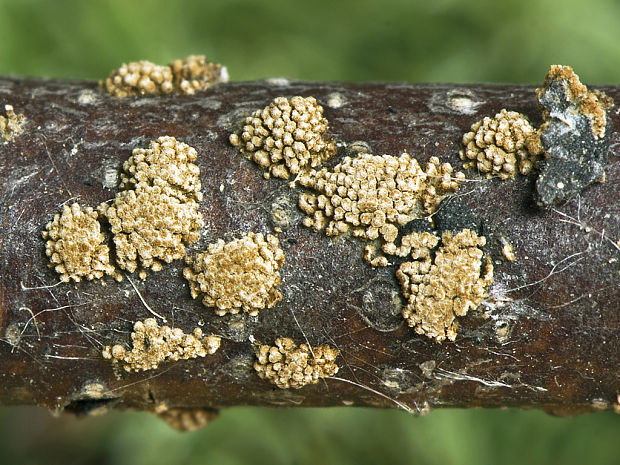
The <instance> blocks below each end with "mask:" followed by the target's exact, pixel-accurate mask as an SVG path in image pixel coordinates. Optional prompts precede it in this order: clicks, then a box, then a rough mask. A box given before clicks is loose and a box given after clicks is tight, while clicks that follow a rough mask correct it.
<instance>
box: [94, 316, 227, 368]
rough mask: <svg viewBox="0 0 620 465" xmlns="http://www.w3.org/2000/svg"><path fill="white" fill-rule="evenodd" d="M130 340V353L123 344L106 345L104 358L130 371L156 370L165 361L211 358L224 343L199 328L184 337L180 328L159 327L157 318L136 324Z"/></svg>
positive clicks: (103, 352)
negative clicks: (209, 356)
mask: <svg viewBox="0 0 620 465" xmlns="http://www.w3.org/2000/svg"><path fill="white" fill-rule="evenodd" d="M131 340H132V345H133V347H132V348H131V350H128V349H127V348H126V347H125V346H123V345H120V344H117V345H114V346H105V347H104V349H103V351H102V355H103V357H104V358H106V359H108V360H112V361H113V362H115V363H119V364H121V365H122V366H123V368H124V369H125V371H128V372H131V371H143V370H153V369H155V368H157V367H158V366H159V364H160V363H162V362H164V361H177V360H186V359H190V358H197V357H205V356H207V355H212V354H214V353H215V352H216V351H217V350H218V349H219V347H220V343H221V339H220V338H219V337H217V336H207V337H203V334H202V330H201V329H200V328H195V329H194V331H193V332H192V333H191V334H185V333H184V332H183V330H181V329H179V328H174V329H172V328H170V327H169V326H161V327H160V326H159V325H158V324H157V321H156V320H155V319H154V318H147V319H146V320H144V321H137V322H136V323H135V324H134V327H133V332H132V333H131Z"/></svg>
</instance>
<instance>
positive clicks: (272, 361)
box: [254, 337, 340, 389]
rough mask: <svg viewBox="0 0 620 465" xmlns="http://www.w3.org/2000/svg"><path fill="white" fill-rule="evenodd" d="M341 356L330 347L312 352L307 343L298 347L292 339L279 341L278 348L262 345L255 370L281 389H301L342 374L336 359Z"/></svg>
mask: <svg viewBox="0 0 620 465" xmlns="http://www.w3.org/2000/svg"><path fill="white" fill-rule="evenodd" d="M339 353H340V352H339V351H338V350H337V349H334V348H332V347H330V346H327V345H323V346H316V347H312V349H311V348H310V347H308V346H307V345H306V344H301V345H300V346H299V347H297V345H296V344H295V342H294V341H293V340H292V339H290V338H287V337H285V338H278V339H276V345H275V346H268V345H262V346H260V347H259V348H258V349H257V350H256V358H257V361H256V362H255V363H254V369H255V370H256V372H257V373H258V376H260V377H261V378H262V379H266V380H269V381H270V382H271V383H273V384H275V385H276V386H278V387H279V388H280V389H289V388H293V389H300V388H302V387H304V386H305V385H307V384H316V383H318V382H319V380H320V379H321V378H328V377H330V376H334V375H335V374H336V373H338V365H336V363H335V360H336V357H338V354H339Z"/></svg>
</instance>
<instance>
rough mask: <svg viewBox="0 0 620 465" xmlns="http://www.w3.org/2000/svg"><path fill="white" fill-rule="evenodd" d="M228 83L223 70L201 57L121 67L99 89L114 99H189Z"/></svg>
mask: <svg viewBox="0 0 620 465" xmlns="http://www.w3.org/2000/svg"><path fill="white" fill-rule="evenodd" d="M226 81H228V74H227V72H226V68H225V67H223V66H222V65H220V64H218V63H211V62H207V61H205V57H204V56H202V55H198V56H189V57H187V58H185V59H184V60H175V61H173V62H171V63H170V64H169V65H168V66H161V65H156V64H154V63H151V62H149V61H137V62H132V63H129V64H123V65H122V66H121V67H120V68H119V69H117V70H114V71H112V73H111V74H110V75H109V76H108V78H107V79H106V80H105V82H104V81H100V82H99V86H100V87H101V88H102V89H104V90H105V91H106V92H107V93H108V94H110V95H113V96H115V97H130V96H144V95H158V94H170V93H172V92H179V93H182V94H186V95H192V94H195V93H196V92H200V91H203V90H206V89H208V88H209V87H211V86H212V85H214V84H217V83H220V82H226Z"/></svg>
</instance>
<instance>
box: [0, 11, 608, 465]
mask: <svg viewBox="0 0 620 465" xmlns="http://www.w3.org/2000/svg"><path fill="white" fill-rule="evenodd" d="M189 54H205V55H207V58H209V59H212V60H214V61H219V62H221V63H223V64H225V65H226V66H227V67H228V70H229V73H230V76H231V79H233V80H249V79H257V78H263V77H274V76H283V77H288V78H293V79H304V80H347V81H363V80H373V81H379V80H391V81H411V82H433V81H435V82H439V81H443V82H500V81H503V82H526V83H537V82H540V81H541V80H542V78H543V76H544V74H545V72H546V70H547V68H548V66H549V65H550V64H552V63H561V64H570V65H572V66H573V67H574V68H575V70H576V71H577V72H578V73H579V74H580V76H581V77H582V79H583V80H584V81H585V82H588V83H593V84H603V83H615V84H618V83H620V66H619V65H620V2H618V1H617V0H602V1H593V2H586V1H578V0H564V1H561V0H549V1H541V2H536V1H534V0H522V1H520V2H500V1H479V2H460V1H456V0H432V1H428V0H425V1H410V0H409V1H407V0H389V1H388V0H384V1H380V0H373V1H369V0H357V1H341V2H338V1H336V0H330V1H326V0H314V1H312V2H300V1H297V2H295V1H281V0H278V1H267V0H263V1H260V2H259V1H244V0H229V1H219V2H216V1H214V2H198V1H196V2H192V1H184V0H183V1H180V0H176V1H174V0H169V1H161V0H152V1H134V2H130V1H120V0H119V1H97V0H91V1H86V0H84V1H62V0H57V1H43V0H36V1H35V0H24V1H8V0H0V74H4V75H6V74H13V75H33V76H51V77H59V78H61V77H63V78H64V77H71V78H90V79H100V78H103V77H105V76H106V75H107V74H108V73H109V72H110V71H111V70H112V69H113V68H116V67H118V66H119V65H120V64H121V63H122V62H127V61H134V60H140V59H147V60H151V61H154V62H157V63H162V64H165V63H168V62H169V61H171V60H172V59H175V58H182V57H185V56H186V55H189ZM0 463H19V464H24V465H27V464H34V463H62V464H66V463H71V464H74V463H84V464H86V463H96V464H121V463H132V464H149V465H157V464H193V463H196V464H198V463H215V464H222V465H226V464H241V463H253V464H257V465H258V464H262V463H269V464H273V465H276V464H310V463H312V464H322V463H337V464H349V463H350V464H390V463H412V464H413V463H416V464H446V463H462V464H478V465H479V464H492V463H503V464H512V463H514V464H522V463H535V464H536V463H545V464H553V463H558V464H565V465H570V464H584V463H592V464H594V463H597V464H618V463H620V416H618V415H613V414H607V413H605V414H596V415H587V416H582V417H578V418H574V419H558V418H553V417H550V416H547V415H545V414H543V413H541V412H533V411H516V410H505V411H482V410H463V411H455V410H453V411H434V412H432V413H431V414H430V415H429V416H428V417H424V418H413V417H411V416H408V415H407V414H405V413H403V412H398V411H378V410H365V409H351V408H347V409H308V410H305V409H298V410H280V411H276V410H268V409H255V408H235V409H230V410H228V411H225V412H223V414H222V416H221V418H220V419H219V420H218V421H216V422H215V423H214V424H212V425H211V426H209V427H208V428H207V429H205V430H202V431H199V432H196V433H187V434H180V433H177V432H176V431H174V430H172V429H170V428H169V427H168V426H167V425H166V424H164V423H163V422H161V421H159V420H158V419H157V418H156V417H154V416H151V415H148V414H137V413H125V414H109V415H107V416H104V417H95V418H88V419H82V420H76V419H73V418H69V417H63V418H61V419H52V418H51V417H50V416H49V414H48V413H47V412H44V411H42V410H38V409H32V408H4V409H1V410H0Z"/></svg>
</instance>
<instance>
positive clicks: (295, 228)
mask: <svg viewBox="0 0 620 465" xmlns="http://www.w3.org/2000/svg"><path fill="white" fill-rule="evenodd" d="M600 89H601V90H603V91H604V92H606V93H607V94H608V95H609V96H610V97H612V98H613V99H614V100H615V101H616V102H619V101H620V87H617V86H615V87H603V88H600ZM294 95H302V96H314V97H316V99H317V100H318V102H319V103H320V104H321V105H323V107H324V109H325V112H324V115H325V117H326V118H327V119H328V121H329V125H330V129H329V134H330V135H331V136H333V137H334V139H335V141H336V143H337V144H338V153H337V155H336V156H335V157H333V158H332V159H331V160H329V161H328V162H327V163H326V166H334V165H335V164H336V163H338V161H339V160H341V159H342V157H343V156H344V155H345V154H348V153H349V152H348V150H349V149H350V147H351V145H352V144H354V143H355V142H357V145H358V146H359V145H360V141H361V142H363V143H365V144H367V145H368V146H369V148H370V150H371V151H372V152H373V153H375V154H383V153H388V154H393V155H399V154H400V153H402V152H408V153H410V154H411V155H412V156H415V157H416V158H417V159H418V161H419V162H420V163H421V164H422V163H425V162H426V161H427V160H428V159H429V158H430V157H431V156H437V157H439V159H440V160H441V161H442V162H449V163H451V164H452V165H453V166H454V167H455V168H460V167H461V166H462V162H461V160H460V159H459V157H458V152H459V149H460V146H461V145H460V144H461V138H462V135H463V134H464V133H465V132H466V131H468V130H469V128H470V126H471V124H472V123H473V122H475V121H477V120H479V119H482V118H483V117H484V116H492V115H494V114H495V113H497V112H499V111H500V110H501V109H502V108H506V109H508V110H514V111H519V112H521V113H523V114H525V115H527V116H528V117H529V119H530V121H532V123H533V124H535V125H539V124H540V123H541V116H540V110H539V109H538V107H537V102H536V96H535V94H534V87H533V86H514V85H448V84H445V85H444V84H440V85H412V84H381V83H376V84H372V83H366V84H342V83H310V82H288V81H283V80H271V81H270V80H267V81H256V82H239V83H230V84H220V85H217V86H215V87H213V88H211V89H210V90H208V91H207V92H205V93H200V94H197V95H194V96H178V95H168V96H157V97H147V98H141V99H118V98H113V97H109V96H105V95H103V94H101V93H100V92H99V90H98V89H97V86H96V83H93V82H88V81H49V80H38V79H18V78H4V79H0V103H1V104H10V105H13V107H14V108H15V111H16V112H17V113H23V114H24V115H25V117H26V118H27V119H26V122H25V124H24V130H23V132H22V134H20V135H18V136H17V137H15V139H14V140H13V141H12V142H8V143H4V144H0V267H1V268H0V336H1V340H0V342H1V343H0V379H1V382H0V404H2V405H16V404H22V405H23V404H26V405H28V404H30V405H40V406H43V407H46V408H48V409H50V410H52V411H53V412H61V411H63V410H67V411H73V412H80V413H88V412H92V411H97V410H100V409H101V408H119V409H126V408H132V409H140V410H151V411H157V410H159V411H162V406H164V407H163V408H168V409H178V408H180V409H201V408H202V409H204V408H207V409H208V408H221V407H226V406H232V405H264V406H277V407H289V406H342V405H353V406H375V407H395V408H398V407H399V404H401V405H402V406H407V407H408V408H410V409H411V411H413V412H414V413H420V412H422V413H423V412H426V411H428V410H429V409H433V408H437V407H480V406H482V407H522V408H541V409H544V410H547V411H549V412H553V413H556V414H571V413H579V412H585V411H594V410H609V409H614V408H616V409H618V408H620V407H618V393H619V392H620V274H619V270H620V262H619V260H620V248H619V245H618V243H617V241H618V240H619V239H620V220H619V218H620V184H619V179H620V133H619V130H620V116H619V115H618V110H617V107H616V108H613V109H612V110H611V111H610V112H609V115H608V116H609V124H608V127H607V130H608V131H609V132H610V135H609V137H610V149H609V159H608V163H607V165H606V167H605V171H606V181H605V182H603V183H595V184H593V185H591V186H589V187H588V188H586V189H585V190H584V191H583V192H581V193H580V194H579V195H578V196H577V197H573V198H572V199H570V200H568V201H567V202H565V203H564V204H561V205H559V206H557V207H554V208H553V209H548V210H544V209H541V208H539V207H538V206H536V204H535V202H534V195H533V192H534V184H535V180H536V174H532V175H529V176H527V177H524V176H517V177H516V178H515V179H512V180H507V181H502V180H499V179H497V178H494V179H490V180H487V179H485V178H484V177H483V176H478V175H477V174H476V173H475V172H473V171H471V170H470V171H466V172H465V173H466V175H467V178H468V180H469V182H467V183H465V184H464V185H463V186H461V188H460V189H459V191H458V193H457V196H456V197H455V198H453V199H451V200H448V201H444V203H443V204H442V205H441V207H440V209H439V212H438V213H437V215H436V221H437V223H438V224H440V225H441V224H444V225H451V224H458V225H461V227H462V225H464V224H467V225H469V224H473V225H474V226H475V227H476V228H477V229H478V230H479V231H480V232H481V233H482V234H483V235H485V236H486V238H487V246H486V248H485V252H486V253H488V254H490V255H491V257H492V259H493V264H494V267H495V278H494V282H493V285H492V286H491V288H490V291H489V296H488V298H487V299H486V301H485V302H484V303H483V304H482V305H481V306H480V307H479V308H478V309H476V310H475V311H470V312H469V314H468V315H467V316H466V317H462V318H459V330H458V335H457V338H456V341H455V342H453V343H451V342H443V343H441V344H439V343H436V342H434V341H433V340H431V339H428V338H426V337H425V336H422V335H418V334H416V333H415V331H414V330H413V329H412V328H409V327H408V326H407V325H406V323H405V321H404V320H403V318H402V317H401V316H400V311H401V308H402V306H403V305H404V299H402V297H401V294H400V286H399V284H398V283H397V281H396V279H395V277H394V272H395V268H396V266H388V267H386V268H382V269H373V268H372V267H371V266H370V265H369V264H368V262H366V261H364V260H363V258H362V256H363V248H364V243H363V242H361V241H359V240H357V239H354V238H352V237H338V238H335V239H334V238H330V237H327V236H326V235H325V234H324V233H323V232H316V231H314V230H312V229H309V228H306V227H304V226H303V225H302V224H301V221H302V219H303V214H302V212H301V211H300V210H299V208H298V207H297V198H298V196H299V193H300V192H302V189H300V188H299V187H297V188H293V189H291V188H289V185H288V182H287V181H284V180H281V179H264V178H263V171H262V169H261V168H260V167H258V166H257V165H255V164H254V163H252V162H251V161H249V160H248V159H247V158H246V157H245V156H244V155H243V154H241V153H240V152H239V151H238V150H237V149H236V148H235V147H232V146H231V145H230V144H229V142H228V136H229V134H230V133H231V132H232V131H236V130H237V129H238V128H239V126H240V124H241V121H242V118H243V117H244V116H246V115H248V114H250V113H251V112H252V111H254V110H256V109H259V108H263V107H264V106H265V105H267V104H268V103H269V102H270V101H271V100H272V99H273V98H275V97H277V96H287V97H291V96H294ZM163 135H168V136H173V137H176V138H177V139H178V140H179V141H182V142H185V143H187V144H189V145H191V146H192V147H194V148H196V149H197V151H198V154H199V155H198V159H197V160H196V162H195V163H196V164H197V165H198V166H199V167H200V170H201V174H200V176H201V181H202V192H203V193H204V200H203V201H202V202H201V204H200V210H201V212H202V214H203V215H204V218H205V227H204V229H203V233H202V238H201V240H200V241H199V242H198V243H196V244H193V245H192V246H191V247H190V248H189V253H190V254H192V255H193V254H195V253H196V252H197V251H200V250H203V249H204V248H205V247H206V245H207V244H209V243H212V242H215V241H216V240H217V239H219V238H223V239H224V240H227V241H228V240H231V239H233V238H237V237H240V236H241V235H242V234H245V233H247V232H249V231H252V232H256V233H258V232H262V233H265V234H266V233H273V231H274V228H276V227H279V228H281V229H282V232H280V233H279V239H280V246H281V247H282V249H283V250H284V254H285V262H284V265H283V267H282V268H281V269H280V274H281V277H282V284H281V286H280V287H279V289H280V291H281V292H282V295H283V298H282V300H281V301H280V302H279V303H278V304H277V305H276V306H275V307H274V308H271V309H263V310H262V311H261V312H260V314H259V315H258V316H257V317H250V316H248V315H245V314H240V315H226V316H224V317H219V316H216V315H215V313H214V312H213V310H212V309H209V308H206V307H204V306H203V305H202V304H201V302H200V300H193V299H192V298H191V297H190V293H189V289H188V285H187V282H186V281H185V280H184V279H183V275H182V273H183V267H184V264H183V262H182V261H175V262H173V263H172V264H170V265H166V266H164V269H163V270H162V271H161V272H157V273H149V275H148V277H147V278H146V280H145V281H141V280H139V279H138V277H137V276H135V275H132V276H131V281H132V282H133V283H134V284H135V286H136V288H137V290H139V292H140V294H138V293H137V292H136V289H134V287H133V286H132V284H131V282H130V280H129V279H124V280H123V281H122V282H120V283H117V282H115V281H114V280H112V279H110V278H106V279H104V280H103V281H101V280H97V281H92V282H80V283H58V275H57V274H56V273H55V272H54V271H53V270H52V269H50V268H49V267H48V266H47V264H48V259H47V257H46V256H45V241H44V240H43V239H42V238H41V231H42V230H43V228H44V227H45V225H46V224H47V222H48V221H50V220H51V218H52V217H53V216H54V215H55V214H56V213H58V212H59V211H60V208H61V205H62V204H63V203H66V202H73V201H74V200H77V201H79V203H80V204H81V205H91V206H96V205H97V204H99V203H101V202H104V201H106V200H110V199H112V198H113V197H114V195H115V194H116V192H118V182H119V180H120V170H121V167H122V163H123V161H125V160H127V158H129V156H130V155H131V152H132V150H133V149H134V148H137V147H147V146H148V143H149V141H151V140H154V139H157V138H158V137H160V136H163ZM506 242H507V243H510V244H512V246H513V248H514V251H515V255H516V259H515V261H514V262H509V261H508V260H506V259H505V258H504V256H503V254H502V252H501V249H502V246H503V244H505V243H506ZM102 283H105V285H102ZM141 297H142V298H143V299H144V301H145V302H146V303H147V304H148V305H149V306H150V307H151V308H152V309H153V310H154V311H155V312H157V313H158V314H160V315H162V316H164V317H165V318H166V319H167V320H168V324H169V325H174V326H175V327H179V328H182V329H183V330H184V331H185V332H191V330H192V329H193V328H195V327H197V326H198V327H200V328H201V329H202V331H203V333H205V334H211V333H214V334H218V335H220V336H221V337H222V345H221V348H220V350H219V351H218V352H216V353H215V354H214V355H211V356H208V357H206V358H199V359H192V360H181V361H178V362H169V363H164V364H162V365H160V366H159V368H158V369H156V370H151V371H146V372H139V373H131V374H129V373H121V374H120V376H117V373H116V372H115V370H114V367H113V365H112V364H111V363H110V361H109V360H105V359H104V358H103V357H102V356H101V350H102V348H103V346H106V345H114V344H119V343H121V344H122V343H125V344H129V343H130V333H131V331H132V327H133V322H135V321H137V320H144V319H145V318H148V317H151V316H152V315H151V314H150V313H149V312H148V310H147V308H146V307H145V305H144V304H143V302H142V300H141ZM278 337H290V338H292V339H294V340H295V341H296V342H297V343H302V342H305V341H306V340H307V341H308V342H309V343H310V344H311V345H320V344H330V345H333V346H336V347H337V348H338V349H339V350H340V357H339V358H338V360H337V363H338V364H339V366H340V371H339V373H338V375H337V378H338V379H333V378H332V379H330V378H328V379H325V380H324V381H321V382H320V383H319V384H316V385H311V386H306V387H304V388H302V389H300V390H292V389H289V390H281V389H278V388H275V387H274V386H273V385H271V384H269V383H268V382H266V381H264V380H262V379H260V378H259V377H258V376H257V374H256V373H255V371H254V370H253V368H252V364H253V362H254V348H255V345H254V344H273V341H274V340H275V339H276V338H278ZM251 341H254V344H253V343H252V342H251ZM347 381H348V382H347ZM93 385H99V388H98V389H95V390H93ZM360 385H361V386H364V387H360Z"/></svg>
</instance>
